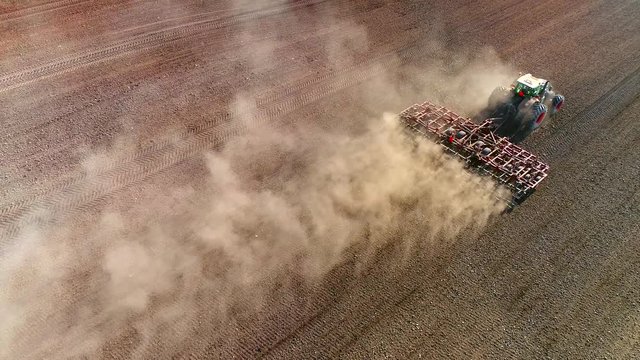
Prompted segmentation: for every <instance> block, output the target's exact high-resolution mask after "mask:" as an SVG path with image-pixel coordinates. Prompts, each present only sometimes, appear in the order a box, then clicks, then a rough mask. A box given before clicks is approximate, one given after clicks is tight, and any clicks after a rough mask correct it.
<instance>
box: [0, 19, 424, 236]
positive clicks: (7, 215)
mask: <svg viewBox="0 0 640 360" xmlns="http://www.w3.org/2000/svg"><path fill="white" fill-rule="evenodd" d="M340 29H341V27H338V28H336V29H334V30H331V31H330V32H328V33H333V32H335V31H340ZM322 35H325V34H320V35H318V36H322ZM301 41H304V40H301ZM289 45H291V44H288V45H287V46H289ZM294 45H295V44H294ZM411 46H415V44H414V45H411ZM411 46H409V47H405V48H402V49H393V48H392V49H389V50H390V51H388V52H387V53H385V54H383V55H382V56H383V57H389V56H391V55H393V54H394V53H395V52H396V51H397V52H399V53H402V51H404V50H406V49H407V48H410V47H411ZM191 50H192V48H189V49H187V50H184V52H185V53H190V52H191ZM179 58H180V57H174V58H172V59H170V61H169V62H167V63H163V66H164V65H166V66H169V65H171V64H172V63H174V61H177V60H179ZM374 60H375V58H374ZM361 65H366V63H357V64H353V65H351V66H348V67H345V68H341V69H338V70H337V71H335V72H329V73H327V74H325V75H323V76H309V77H307V78H306V79H303V80H302V81H301V82H296V83H295V84H292V85H290V86H288V87H286V88H285V90H284V91H283V92H277V91H271V92H267V93H266V95H265V96H260V97H258V98H257V100H256V105H257V106H258V107H259V108H264V107H266V106H267V105H268V104H270V103H273V102H275V101H278V100H282V99H283V98H284V97H287V96H293V95H295V94H296V93H299V92H301V91H303V90H304V89H306V88H308V87H310V86H313V85H314V84H321V83H322V82H326V81H328V80H330V79H331V78H333V77H337V76H340V75H342V74H347V73H349V72H353V71H356V70H357V68H358V67H359V66H361ZM142 76H144V75H142ZM134 80H135V79H134ZM134 82H135V81H134ZM122 89H123V90H122V91H121V92H115V94H116V95H114V97H122V95H126V93H128V92H131V91H134V90H135V88H127V87H123V88H122ZM106 100H108V99H106V98H104V99H102V100H101V103H105V102H107V101H106ZM94 105H96V104H94V103H89V104H87V105H86V107H89V106H94ZM77 111H79V110H78V109H73V112H77ZM268 111H269V112H270V113H271V115H272V116H275V114H277V113H278V112H279V110H278V109H277V108H276V109H270V110H268ZM67 115H69V114H67ZM63 116H64V115H63ZM59 117H61V116H59ZM233 117H234V115H233V114H226V115H224V116H218V117H215V118H213V119H211V120H208V121H206V122H204V123H200V124H198V125H196V126H189V127H188V128H187V129H185V130H183V131H181V132H180V133H178V134H172V135H170V136H168V137H166V138H164V139H160V140H156V141H154V143H153V145H152V146H150V147H146V148H144V149H142V150H140V151H137V152H136V153H134V154H130V155H129V156H127V157H125V158H116V159H110V160H109V161H108V162H106V163H105V164H104V166H103V167H101V169H100V172H101V173H106V172H110V171H111V170H113V168H114V167H116V166H118V165H121V164H123V163H127V162H133V161H135V160H137V159H140V158H145V157H148V156H151V155H152V154H153V153H154V152H157V151H162V150H163V149H165V148H166V147H167V146H172V145H173V144H174V142H175V141H176V140H183V139H185V138H187V137H190V136H192V135H193V134H198V133H201V132H203V131H205V130H208V129H210V128H212V127H215V126H218V125H219V124H222V123H225V122H228V121H230V120H231V119H232V118H233ZM51 121H55V119H54V120H50V122H51ZM46 125H47V123H45V124H40V125H37V126H38V127H40V126H46ZM117 127H118V125H116V124H113V123H111V124H110V126H109V127H107V128H102V131H100V133H107V134H108V133H109V131H111V130H115V129H117ZM33 129H34V128H32V129H30V130H33ZM69 146H71V145H69ZM67 147H68V146H67ZM57 151H58V152H59V151H64V148H63V149H59V150H57ZM50 155H51V152H48V153H46V154H42V156H43V157H44V156H50ZM32 159H37V158H32ZM85 179H86V174H81V175H79V176H76V177H73V178H71V179H67V180H65V181H64V182H63V183H62V184H59V185H56V186H54V187H52V188H50V189H48V190H46V191H45V193H49V192H59V191H64V190H65V189H67V188H69V187H70V186H72V184H78V183H81V182H83V181H84V180H85ZM41 197H42V195H41V193H38V194H34V195H31V196H27V198H23V199H21V200H20V199H18V200H16V201H12V203H10V204H5V206H3V207H2V208H1V209H0V225H5V224H7V223H9V222H10V221H12V219H15V217H16V216H18V215H19V214H20V213H22V212H23V211H24V210H26V209H27V208H29V207H30V206H31V205H33V204H34V201H35V200H36V199H39V198H41Z"/></svg>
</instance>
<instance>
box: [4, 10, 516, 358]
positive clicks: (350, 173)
mask: <svg viewBox="0 0 640 360" xmlns="http://www.w3.org/2000/svg"><path fill="white" fill-rule="evenodd" d="M242 3H243V2H242V1H240V2H238V5H242ZM331 16H333V15H331ZM334 23H335V24H340V25H339V26H341V27H343V28H346V29H354V30H355V31H354V32H353V36H350V35H349V34H351V32H349V31H345V32H341V33H340V35H339V36H337V37H329V39H328V40H326V43H325V44H324V48H325V49H326V60H327V61H328V63H329V65H330V66H333V67H341V66H345V65H348V64H353V63H355V62H356V59H357V56H358V54H362V53H366V51H367V46H368V45H367V43H368V41H367V33H366V31H365V29H364V28H363V27H361V26H360V25H356V24H351V23H349V22H348V21H346V20H345V19H335V21H334ZM243 26H248V25H243ZM243 34H244V35H243V36H241V37H240V39H242V41H248V40H250V39H251V38H253V37H256V36H259V34H260V32H259V31H258V30H257V29H255V28H244V30H243ZM273 46H277V44H276V43H264V44H259V45H258V47H257V48H259V49H260V51H258V53H257V54H259V55H260V57H259V58H257V57H255V54H256V53H251V54H247V56H254V57H253V58H250V60H251V63H252V64H254V65H255V66H257V64H259V65H260V66H261V68H265V63H267V64H268V63H270V62H276V61H277V60H276V58H277V56H276V55H277V54H276V51H275V50H274V49H273ZM482 55H483V57H484V58H481V57H464V56H463V57H462V58H460V59H458V62H456V61H453V62H452V61H447V59H445V58H442V59H440V60H437V62H435V63H434V64H435V65H434V66H433V67H428V68H425V67H419V68H409V67H404V68H403V69H402V70H399V69H395V70H393V71H391V70H385V71H384V72H381V73H380V74H379V76H377V77H376V78H375V79H374V80H373V81H372V83H371V86H370V87H369V88H368V91H366V92H364V93H362V94H360V95H358V96H356V97H354V101H357V102H358V103H361V104H362V105H361V106H362V107H364V108H366V109H367V110H369V111H368V112H364V113H363V112H360V111H358V112H349V111H343V112H342V116H343V117H344V118H345V119H348V120H349V121H350V122H357V123H359V124H360V126H359V128H360V129H361V131H359V132H358V133H357V134H352V133H350V132H342V131H339V130H337V131H330V130H327V129H323V128H321V127H317V126H314V125H313V123H312V122H300V123H298V124H296V125H291V126H286V127H279V126H276V125H272V124H270V123H268V122H267V123H265V122H263V123H262V124H261V125H256V124H255V119H256V118H258V117H260V116H261V111H263V110H262V109H260V108H259V106H258V105H257V104H256V101H255V99H256V98H257V95H256V93H252V92H248V93H243V94H239V95H238V96H237V97H236V101H235V103H234V104H232V105H231V107H232V109H231V112H232V113H233V114H235V118H234V119H233V121H234V122H235V123H236V125H238V126H240V125H247V124H249V125H251V126H247V128H248V129H249V130H248V131H246V132H245V133H244V134H242V135H239V136H236V137H234V138H232V139H231V140H229V141H227V142H226V143H225V144H224V146H223V148H222V149H220V150H218V151H210V152H207V153H206V154H203V157H202V163H203V164H204V166H205V169H206V174H207V176H206V177H205V179H204V180H202V181H201V182H198V181H196V182H198V184H197V185H193V184H186V185H184V186H183V187H179V188H171V189H153V196H151V197H150V198H152V199H150V200H145V201H142V202H138V203H136V204H135V205H134V206H132V207H130V208H128V209H127V210H126V211H123V210H121V209H120V208H119V206H118V204H109V205H107V206H106V207H105V209H103V210H101V211H100V213H98V214H89V215H87V216H84V217H82V218H81V219H76V218H65V217H64V214H53V215H51V219H50V221H46V222H44V223H46V224H47V225H35V224H34V225H33V226H26V227H25V228H24V229H23V231H22V232H21V233H20V235H19V236H18V237H17V238H15V239H12V240H11V245H10V246H9V247H8V248H6V249H4V250H3V251H2V252H1V253H0V257H1V258H0V284H1V285H2V288H3V289H4V290H3V291H2V293H0V307H1V308H2V309H3V310H2V311H3V314H2V315H3V319H2V326H1V327H0V358H3V359H14V358H20V359H40V358H47V359H66V358H74V357H83V356H88V357H91V358H95V357H101V356H102V355H104V354H105V353H111V354H112V355H113V356H119V357H123V358H156V357H157V354H163V355H162V357H163V358H170V357H171V356H181V355H184V352H185V351H186V348H187V347H191V346H196V347H197V346H200V347H202V346H204V345H202V344H197V343H195V342H196V341H195V340H194V339H198V334H199V333H201V332H203V331H205V330H206V331H209V332H211V331H213V335H212V338H210V339H207V341H210V342H211V343H214V344H215V343H218V344H223V343H224V341H225V339H228V338H229V336H232V334H233V332H232V330H229V329H230V328H232V327H230V326H227V325H228V324H230V323H231V324H233V323H234V321H236V319H238V318H242V317H250V316H251V314H254V313H257V312H259V311H261V309H262V308H263V307H264V306H265V305H266V304H267V302H266V299H267V298H269V296H270V294H272V293H273V289H274V288H275V287H277V286H280V287H281V286H283V285H282V284H283V283H284V284H285V285H284V286H285V287H286V286H290V287H294V286H300V284H303V285H304V286H307V287H314V286H319V284H320V283H321V280H322V279H323V277H324V276H326V275H327V274H328V272H329V271H330V270H331V269H333V268H335V267H336V266H340V264H341V263H343V262H344V261H345V260H347V259H349V258H353V256H354V254H359V255H363V256H361V257H358V261H359V262H360V263H361V264H360V265H361V266H363V267H366V266H375V263H373V261H372V259H373V254H375V253H376V251H378V249H380V248H383V247H385V246H387V245H389V244H396V245H400V246H402V247H404V248H405V249H408V250H407V253H409V252H410V249H412V248H414V247H415V246H418V245H420V246H427V247H432V248H434V249H439V248H442V247H443V246H446V244H447V243H449V242H451V241H454V239H455V238H456V236H459V235H460V234H461V233H462V232H465V233H466V232H470V233H473V231H481V230H482V228H483V227H484V226H485V225H486V224H487V222H488V221H490V219H491V217H492V216H494V215H495V214H497V213H499V212H500V211H501V210H502V209H503V206H504V205H503V204H502V203H501V202H500V201H499V200H497V198H496V195H498V194H500V193H501V192H502V190H501V189H498V188H496V186H495V185H494V183H493V182H491V181H489V180H487V179H483V178H478V177H476V176H475V175H472V174H471V173H469V172H467V171H465V169H464V168H463V166H462V164H461V163H460V162H458V161H455V160H454V159H452V158H451V157H449V156H447V155H445V154H444V153H443V152H442V150H441V149H440V148H439V147H438V146H436V145H435V144H432V143H430V142H428V141H424V140H422V139H412V138H411V137H410V136H408V135H407V134H405V133H403V132H402V129H401V128H400V127H399V122H398V121H397V119H396V117H395V116H394V115H392V114H391V113H385V112H384V110H388V109H393V108H394V107H396V106H399V104H403V105H402V106H409V105H411V104H410V103H407V99H409V98H414V97H418V96H420V97H422V96H425V95H428V94H431V95H433V96H435V97H436V98H435V99H433V100H435V101H437V100H438V99H440V98H446V99H449V96H450V95H451V94H453V93H459V92H466V91H468V92H469V93H474V94H475V93H478V94H479V95H478V97H479V98H482V99H486V96H484V93H483V92H484V91H485V89H488V88H490V87H491V86H493V85H494V84H495V83H497V82H500V81H502V77H506V76H505V75H504V74H505V72H507V70H506V67H502V65H499V66H494V65H491V64H487V61H486V58H487V57H491V56H493V55H491V53H490V52H485V53H482ZM456 59H457V58H456ZM483 59H484V60H483ZM449 60H451V58H450V59H449ZM434 61H435V60H434ZM451 64H454V66H453V67H451ZM272 66H277V64H275V63H274V64H272ZM487 69H490V70H491V71H492V72H489V73H487V72H486V71H485V70H487ZM481 74H485V75H481ZM407 78H410V79H412V80H410V81H407ZM400 79H401V80H402V81H400ZM469 84H471V85H469ZM425 89H428V90H425ZM380 94H385V96H384V99H381V98H380ZM423 98H427V97H423ZM469 98H471V97H468V98H467V99H469ZM471 99H472V100H469V101H465V102H460V103H457V105H459V106H461V107H462V108H463V109H464V110H465V111H473V109H475V107H478V106H480V100H477V99H475V98H471ZM482 101H484V100H482ZM383 106H384V107H385V108H386V109H384V108H383ZM367 113H368V114H376V115H362V114H367ZM116 145H117V146H116V148H115V149H114V150H113V151H112V152H106V153H99V154H96V155H92V156H90V157H88V158H87V159H86V161H85V162H84V164H83V165H84V169H85V170H86V171H87V173H89V175H90V176H88V177H87V179H88V180H87V181H89V182H90V181H91V180H92V179H93V177H92V176H91V174H93V173H99V172H100V168H101V167H102V166H103V165H104V164H105V163H108V162H109V161H111V160H112V159H114V158H125V157H127V156H126V155H123V153H122V150H119V149H122V148H127V149H129V150H127V151H130V149H131V148H133V146H132V145H131V143H130V139H127V140H126V141H122V142H121V143H118V144H116ZM127 154H128V153H127ZM87 186H88V187H90V186H93V185H91V184H88V185H87ZM146 198H147V197H145V199H146ZM44 211H45V212H44V214H43V217H46V216H48V215H47V213H46V209H44ZM398 260H399V261H402V260H403V259H402V258H401V259H398ZM230 334H231V335H230Z"/></svg>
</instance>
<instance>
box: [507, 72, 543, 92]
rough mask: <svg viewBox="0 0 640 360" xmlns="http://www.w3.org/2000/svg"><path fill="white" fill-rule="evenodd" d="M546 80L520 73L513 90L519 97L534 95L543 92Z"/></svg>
mask: <svg viewBox="0 0 640 360" xmlns="http://www.w3.org/2000/svg"><path fill="white" fill-rule="evenodd" d="M547 85H548V81H547V80H544V79H538V78H536V77H533V76H532V75H531V74H526V75H522V76H521V77H519V78H518V79H517V80H516V83H515V85H514V87H513V92H514V93H515V94H516V95H518V96H520V97H536V96H541V95H542V94H543V93H544V90H545V87H547Z"/></svg>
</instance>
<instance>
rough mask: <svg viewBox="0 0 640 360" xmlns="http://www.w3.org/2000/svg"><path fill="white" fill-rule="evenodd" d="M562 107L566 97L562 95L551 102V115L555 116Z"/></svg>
mask: <svg viewBox="0 0 640 360" xmlns="http://www.w3.org/2000/svg"><path fill="white" fill-rule="evenodd" d="M562 105H564V96H562V95H556V96H554V97H553V99H552V100H551V113H552V114H555V113H557V112H558V111H560V109H561V108H562Z"/></svg>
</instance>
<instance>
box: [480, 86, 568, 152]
mask: <svg viewBox="0 0 640 360" xmlns="http://www.w3.org/2000/svg"><path fill="white" fill-rule="evenodd" d="M562 105H564V96H562V95H559V94H556V93H555V92H554V91H553V87H552V86H551V84H550V83H549V81H547V80H544V79H539V78H536V77H533V76H532V75H531V74H525V75H522V76H520V77H519V78H518V79H517V80H516V81H515V82H514V83H513V84H512V85H511V87H509V88H506V87H502V86H501V87H498V88H496V89H495V90H494V91H493V93H492V94H491V96H490V97H489V106H488V108H487V109H486V110H485V111H484V112H483V115H484V116H483V117H485V118H487V117H488V118H489V119H490V120H491V121H492V122H493V124H494V126H495V130H494V132H495V133H496V134H498V135H500V136H504V137H507V138H509V140H510V141H511V142H513V143H516V144H518V143H520V142H522V141H523V140H524V139H526V138H527V136H529V135H530V134H531V133H533V132H534V131H536V130H537V129H538V128H540V125H541V124H542V122H543V121H544V119H545V118H546V116H547V112H549V113H550V115H555V114H556V113H557V112H558V111H560V109H561V108H562Z"/></svg>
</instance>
